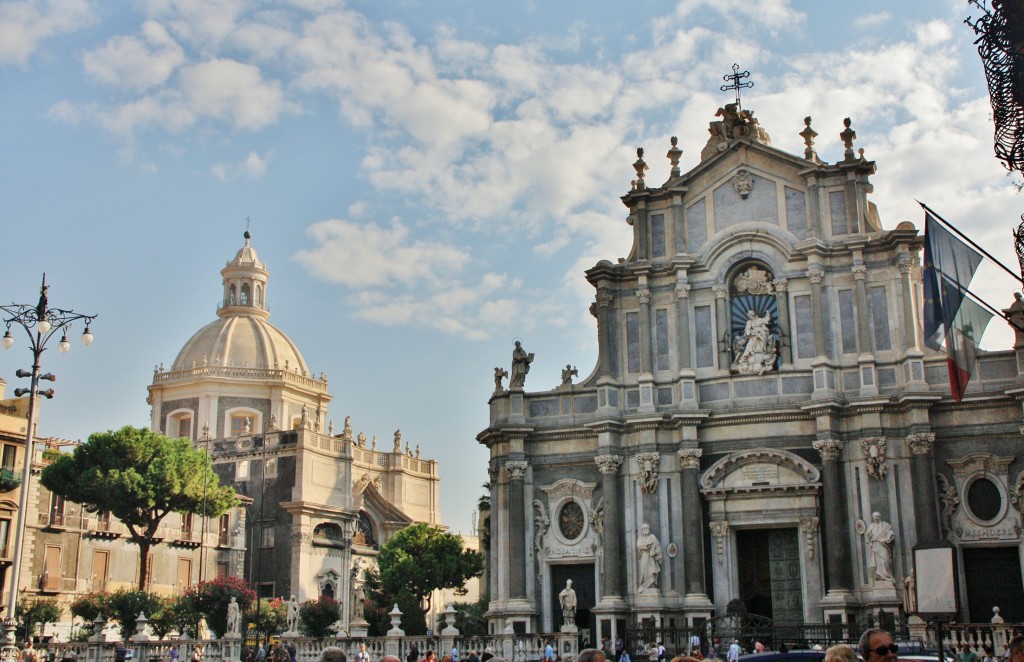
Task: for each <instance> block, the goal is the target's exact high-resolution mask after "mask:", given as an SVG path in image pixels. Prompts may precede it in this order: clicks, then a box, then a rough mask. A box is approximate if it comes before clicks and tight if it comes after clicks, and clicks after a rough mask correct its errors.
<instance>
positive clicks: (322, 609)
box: [299, 595, 341, 639]
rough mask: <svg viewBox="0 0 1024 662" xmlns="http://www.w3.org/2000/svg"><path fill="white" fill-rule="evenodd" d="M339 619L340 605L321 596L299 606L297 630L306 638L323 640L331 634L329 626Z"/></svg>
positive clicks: (331, 599) (332, 599)
mask: <svg viewBox="0 0 1024 662" xmlns="http://www.w3.org/2000/svg"><path fill="white" fill-rule="evenodd" d="M339 618H341V605H340V604H338V601H337V600H335V599H334V598H329V597H327V596H326V595H321V596H320V597H319V598H317V599H316V600H306V601H305V602H303V603H302V604H301V605H299V629H300V630H301V631H302V633H303V634H305V635H306V636H307V637H315V638H317V639H323V638H324V637H326V636H328V635H330V634H331V626H332V625H334V623H335V622H337V620H338V619H339Z"/></svg>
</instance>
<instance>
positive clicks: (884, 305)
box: [869, 285, 892, 350]
mask: <svg viewBox="0 0 1024 662" xmlns="http://www.w3.org/2000/svg"><path fill="white" fill-rule="evenodd" d="M869 294H870V296H871V303H870V304H869V305H870V306H871V323H872V327H873V330H874V340H875V350H886V349H892V336H891V335H890V334H889V298H888V297H887V296H886V292H885V286H884V285H882V286H879V287H872V288H871V289H870V290H869Z"/></svg>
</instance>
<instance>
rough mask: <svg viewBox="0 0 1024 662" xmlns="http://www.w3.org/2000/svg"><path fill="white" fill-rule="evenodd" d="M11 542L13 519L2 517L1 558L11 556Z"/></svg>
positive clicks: (0, 528)
mask: <svg viewBox="0 0 1024 662" xmlns="http://www.w3.org/2000/svg"><path fill="white" fill-rule="evenodd" d="M10 542H11V520H9V519H0V558H5V559H8V558H10V557H11V550H10V549H9V548H8V545H9V544H10Z"/></svg>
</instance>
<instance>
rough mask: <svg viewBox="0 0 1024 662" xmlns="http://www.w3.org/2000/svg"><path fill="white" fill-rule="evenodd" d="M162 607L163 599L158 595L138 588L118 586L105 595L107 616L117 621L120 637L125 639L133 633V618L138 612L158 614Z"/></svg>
mask: <svg viewBox="0 0 1024 662" xmlns="http://www.w3.org/2000/svg"><path fill="white" fill-rule="evenodd" d="M163 608H164V599H163V598H162V597H160V596H159V595H155V594H153V593H147V592H145V591H140V590H138V589H132V588H119V589H117V590H116V591H114V592H113V593H111V594H110V595H109V596H107V609H109V610H110V615H109V616H108V618H110V619H111V620H114V621H117V624H118V625H119V626H120V627H121V638H122V639H124V640H127V639H128V637H130V636H132V635H133V634H135V619H136V618H138V617H139V614H140V613H141V614H145V615H146V618H147V619H149V617H150V615H152V614H158V613H160V611H161V610H162V609H163Z"/></svg>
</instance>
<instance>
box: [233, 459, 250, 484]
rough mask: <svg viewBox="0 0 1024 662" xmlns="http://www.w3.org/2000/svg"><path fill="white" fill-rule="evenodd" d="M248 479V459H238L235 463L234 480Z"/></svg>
mask: <svg viewBox="0 0 1024 662" xmlns="http://www.w3.org/2000/svg"><path fill="white" fill-rule="evenodd" d="M246 480H249V460H239V461H238V464H237V465H235V481H236V482H242V481H246Z"/></svg>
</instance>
